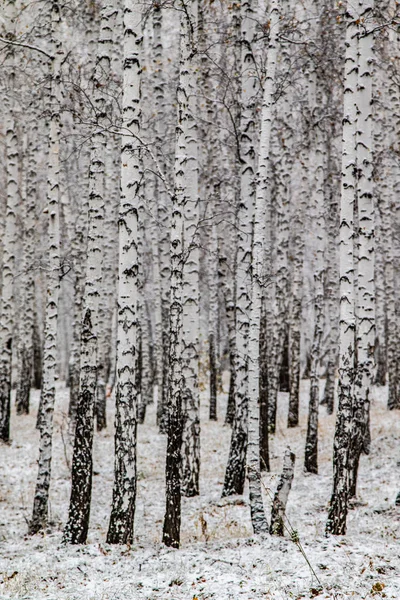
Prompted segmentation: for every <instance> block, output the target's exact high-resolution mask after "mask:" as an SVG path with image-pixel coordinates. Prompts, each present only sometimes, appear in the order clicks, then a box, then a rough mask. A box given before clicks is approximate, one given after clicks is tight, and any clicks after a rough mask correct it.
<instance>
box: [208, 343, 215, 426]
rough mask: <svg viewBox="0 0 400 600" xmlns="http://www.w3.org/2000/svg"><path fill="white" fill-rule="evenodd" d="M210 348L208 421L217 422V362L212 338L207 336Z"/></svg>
mask: <svg viewBox="0 0 400 600" xmlns="http://www.w3.org/2000/svg"><path fill="white" fill-rule="evenodd" d="M209 348H210V421H216V420H217V361H216V357H215V342H214V336H213V335H210V336H209Z"/></svg>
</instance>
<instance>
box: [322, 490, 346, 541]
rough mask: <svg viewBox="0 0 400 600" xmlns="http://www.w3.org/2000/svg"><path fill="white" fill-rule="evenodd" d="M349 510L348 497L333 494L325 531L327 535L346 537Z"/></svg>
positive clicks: (343, 494) (342, 494)
mask: <svg viewBox="0 0 400 600" xmlns="http://www.w3.org/2000/svg"><path fill="white" fill-rule="evenodd" d="M347 510H348V508H347V495H346V494H345V493H343V492H341V493H336V494H335V493H333V494H332V498H331V506H330V508H329V512H328V520H327V523H326V529H325V531H326V533H327V534H330V533H331V534H332V535H346V521H347Z"/></svg>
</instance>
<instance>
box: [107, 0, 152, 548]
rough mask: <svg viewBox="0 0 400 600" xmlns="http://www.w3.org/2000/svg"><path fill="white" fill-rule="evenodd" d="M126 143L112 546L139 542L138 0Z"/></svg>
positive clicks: (127, 51) (130, 0)
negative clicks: (136, 537)
mask: <svg viewBox="0 0 400 600" xmlns="http://www.w3.org/2000/svg"><path fill="white" fill-rule="evenodd" d="M123 40H124V46H123V48H124V59H123V60H124V62H123V65H124V73H123V98H122V115H123V130H122V134H123V138H122V149H121V196H120V207H119V271H118V325H117V357H116V372H117V381H116V415H115V463H114V487H113V501H112V510H111V516H110V523H109V527H108V533H107V543H108V544H127V543H131V542H132V540H133V524H134V515H135V502H136V478H137V466H136V431H137V418H136V415H137V405H138V393H137V388H136V373H135V370H136V368H137V366H136V362H137V357H138V344H137V322H138V270H139V269H138V250H137V242H138V239H137V236H138V234H137V230H138V209H139V199H140V196H139V194H140V183H141V177H142V172H141V171H142V163H141V154H142V150H141V147H140V143H139V141H138V136H139V135H140V125H141V101H140V80H141V70H142V69H141V46H142V41H143V33H142V13H141V8H140V5H139V4H138V3H137V2H136V1H135V0H125V4H124V36H123Z"/></svg>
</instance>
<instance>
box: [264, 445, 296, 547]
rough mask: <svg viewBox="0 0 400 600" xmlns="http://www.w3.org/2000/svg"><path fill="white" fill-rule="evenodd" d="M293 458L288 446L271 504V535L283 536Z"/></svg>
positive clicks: (292, 471) (292, 474)
mask: <svg viewBox="0 0 400 600" xmlns="http://www.w3.org/2000/svg"><path fill="white" fill-rule="evenodd" d="M295 459H296V456H295V454H294V453H293V452H291V451H290V448H288V449H287V450H286V452H285V456H284V459H283V470H282V475H281V478H280V480H279V483H278V488H277V490H276V493H275V496H274V502H273V504H272V511H271V525H270V529H269V532H270V534H271V535H282V536H283V534H284V530H285V526H284V518H285V512H286V505H287V501H288V497H289V492H290V489H291V487H292V481H293V476H294V463H295Z"/></svg>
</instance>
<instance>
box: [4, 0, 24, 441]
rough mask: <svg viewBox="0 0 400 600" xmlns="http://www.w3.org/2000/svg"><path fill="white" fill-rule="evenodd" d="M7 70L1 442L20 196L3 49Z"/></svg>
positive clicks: (9, 13)
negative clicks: (17, 213) (17, 212)
mask: <svg viewBox="0 0 400 600" xmlns="http://www.w3.org/2000/svg"><path fill="white" fill-rule="evenodd" d="M4 10H5V16H6V18H7V22H8V23H10V31H9V32H8V33H9V35H10V37H11V39H12V38H13V37H14V36H15V19H16V16H17V14H16V5H15V0H10V1H8V2H6V4H5V6H4ZM6 52H7V54H6V67H7V68H8V69H9V75H8V81H7V97H6V123H5V133H6V161H7V166H6V169H7V204H6V217H5V228H4V238H3V277H2V297H1V313H0V344H1V346H0V353H1V354H0V440H1V441H2V442H8V441H9V439H10V412H11V358H12V349H13V348H12V346H13V328H14V276H15V247H16V210H17V206H18V194H19V185H18V184H19V173H18V138H17V131H16V121H15V89H14V86H15V70H14V69H15V65H14V47H13V46H12V45H9V46H8V47H7V49H6Z"/></svg>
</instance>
